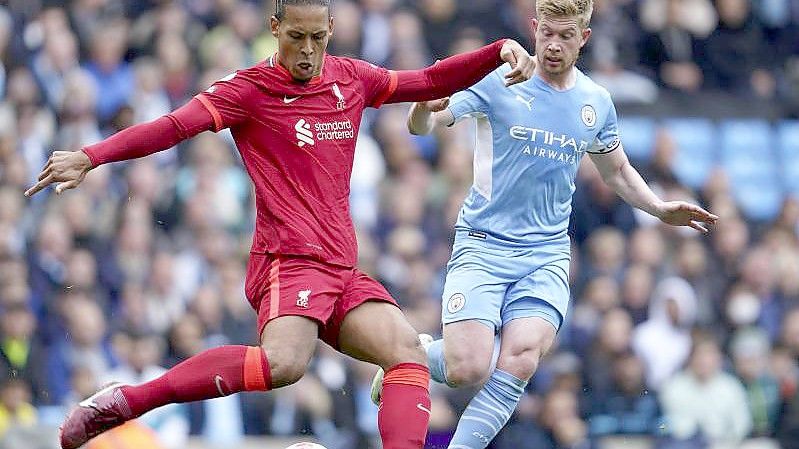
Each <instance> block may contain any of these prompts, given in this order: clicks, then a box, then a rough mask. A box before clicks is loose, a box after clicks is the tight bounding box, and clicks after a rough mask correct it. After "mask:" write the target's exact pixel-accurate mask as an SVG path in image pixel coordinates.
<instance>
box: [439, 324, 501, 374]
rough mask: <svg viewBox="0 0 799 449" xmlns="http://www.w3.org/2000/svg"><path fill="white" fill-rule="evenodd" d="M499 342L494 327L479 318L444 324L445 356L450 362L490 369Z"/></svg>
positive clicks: (456, 364) (459, 365)
mask: <svg viewBox="0 0 799 449" xmlns="http://www.w3.org/2000/svg"><path fill="white" fill-rule="evenodd" d="M496 343H497V340H496V337H495V332H494V329H493V328H491V327H488V326H486V325H485V323H484V322H480V321H477V320H465V321H457V322H455V323H449V324H445V325H444V357H445V358H446V360H447V363H448V364H452V365H455V366H458V367H462V365H463V364H467V365H469V366H473V367H475V368H480V369H481V370H483V369H485V370H487V369H489V368H490V366H491V363H492V359H493V356H494V348H495V345H496Z"/></svg>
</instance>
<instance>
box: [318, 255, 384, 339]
mask: <svg viewBox="0 0 799 449" xmlns="http://www.w3.org/2000/svg"><path fill="white" fill-rule="evenodd" d="M346 277H347V279H346V282H345V284H344V289H343V292H342V294H341V298H340V299H339V300H338V301H336V304H335V307H334V309H333V314H332V316H331V317H330V320H329V321H328V323H327V324H326V326H325V328H324V330H323V331H322V340H323V341H324V342H325V343H327V344H329V345H330V346H332V347H333V348H335V349H338V348H339V343H338V340H339V333H340V332H341V326H342V324H343V323H344V319H345V318H346V317H347V315H349V313H350V312H352V311H353V310H355V309H357V308H358V307H360V306H361V305H363V304H364V303H367V302H379V303H384V304H386V305H388V306H390V307H392V308H398V307H399V306H398V305H397V302H396V301H395V300H394V298H392V297H391V295H390V294H389V293H388V291H387V290H386V288H385V287H383V285H382V284H380V283H379V282H377V281H376V280H374V279H372V278H370V277H369V276H368V275H366V274H365V273H363V272H362V271H360V270H358V269H357V268H356V269H352V270H350V271H349V273H348V274H347V276H346ZM386 310H388V309H386Z"/></svg>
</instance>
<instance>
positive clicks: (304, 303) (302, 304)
mask: <svg viewBox="0 0 799 449" xmlns="http://www.w3.org/2000/svg"><path fill="white" fill-rule="evenodd" d="M310 296H311V290H300V291H299V292H297V307H299V308H301V309H307V308H308V299H309V298H310Z"/></svg>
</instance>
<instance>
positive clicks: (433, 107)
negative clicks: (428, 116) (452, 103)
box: [417, 97, 449, 112]
mask: <svg viewBox="0 0 799 449" xmlns="http://www.w3.org/2000/svg"><path fill="white" fill-rule="evenodd" d="M417 104H418V105H419V107H420V108H424V109H426V110H428V111H430V112H441V111H443V110H444V109H447V107H448V106H449V97H446V98H439V99H438V100H430V101H420V102H419V103H417Z"/></svg>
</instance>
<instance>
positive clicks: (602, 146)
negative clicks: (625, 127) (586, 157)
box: [582, 99, 621, 154]
mask: <svg viewBox="0 0 799 449" xmlns="http://www.w3.org/2000/svg"><path fill="white" fill-rule="evenodd" d="M608 102H609V103H610V109H609V110H608V113H607V118H606V119H605V124H604V126H602V128H601V129H600V130H599V133H598V134H597V136H596V139H594V143H593V144H592V145H591V148H589V149H588V150H587V152H588V153H590V154H605V153H610V152H611V151H614V150H616V149H617V148H619V146H621V139H620V138H619V120H618V117H617V116H616V106H614V105H613V102H612V101H610V100H609V99H608ZM594 114H595V113H594ZM582 115H583V121H586V120H590V115H591V113H589V112H587V111H586V109H585V108H583V112H582Z"/></svg>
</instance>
